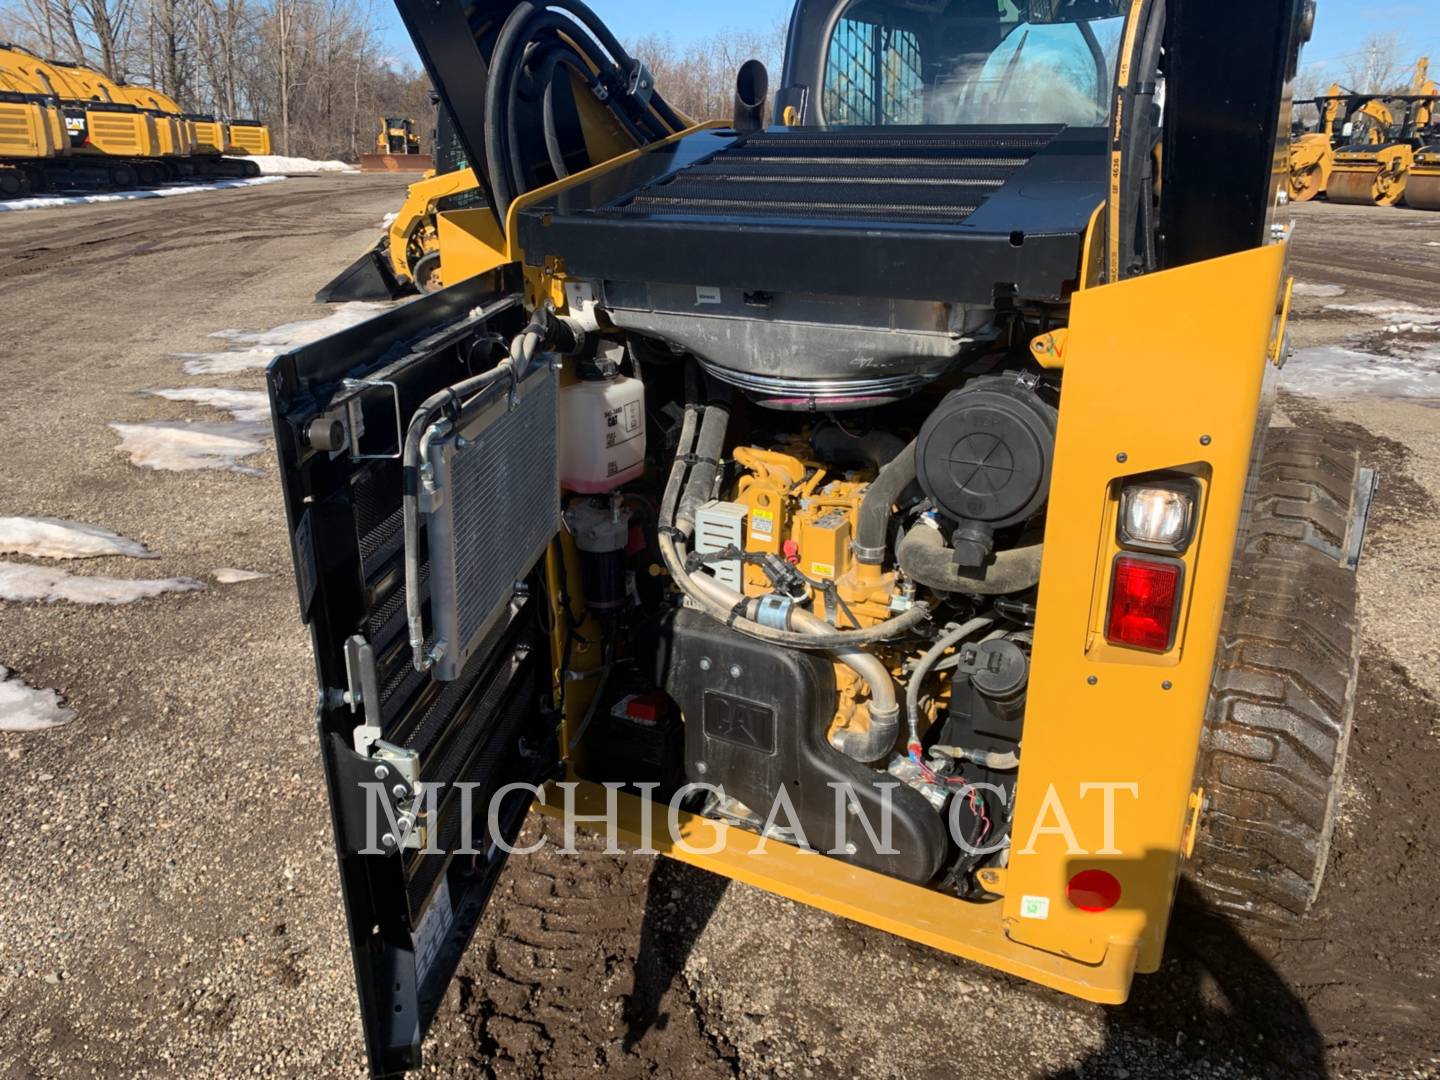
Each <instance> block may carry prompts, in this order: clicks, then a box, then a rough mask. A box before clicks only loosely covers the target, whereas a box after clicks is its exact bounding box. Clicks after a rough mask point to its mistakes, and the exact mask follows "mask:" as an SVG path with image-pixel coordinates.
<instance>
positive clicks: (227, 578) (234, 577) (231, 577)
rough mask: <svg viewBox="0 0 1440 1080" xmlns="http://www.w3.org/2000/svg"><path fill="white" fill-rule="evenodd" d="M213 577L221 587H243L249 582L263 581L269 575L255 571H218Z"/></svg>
mask: <svg viewBox="0 0 1440 1080" xmlns="http://www.w3.org/2000/svg"><path fill="white" fill-rule="evenodd" d="M211 576H212V577H214V578H215V580H216V581H218V582H219V583H220V584H221V585H243V584H244V583H245V582H247V581H263V580H264V579H265V578H268V577H269V576H270V575H269V574H260V573H256V572H255V571H254V570H229V569H225V570H216V571H215V573H214V574H213V575H211Z"/></svg>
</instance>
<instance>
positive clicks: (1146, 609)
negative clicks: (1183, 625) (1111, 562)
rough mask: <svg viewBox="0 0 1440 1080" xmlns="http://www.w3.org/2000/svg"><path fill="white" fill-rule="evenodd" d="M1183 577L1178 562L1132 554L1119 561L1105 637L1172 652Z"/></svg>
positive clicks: (1116, 564)
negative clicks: (1136, 556) (1162, 560)
mask: <svg viewBox="0 0 1440 1080" xmlns="http://www.w3.org/2000/svg"><path fill="white" fill-rule="evenodd" d="M1180 576H1181V566H1180V564H1179V563H1173V562H1160V561H1157V560H1154V559H1140V558H1135V557H1134V556H1130V555H1122V556H1120V558H1118V559H1116V560H1115V581H1114V584H1113V586H1112V587H1111V589H1110V620H1109V625H1108V626H1107V627H1106V630H1105V637H1106V638H1107V639H1108V640H1109V641H1110V642H1111V643H1112V644H1114V645H1128V646H1130V647H1131V648H1135V649H1147V650H1149V651H1150V652H1169V651H1170V648H1171V646H1173V645H1174V644H1175V616H1176V614H1177V613H1178V612H1179V609H1180Z"/></svg>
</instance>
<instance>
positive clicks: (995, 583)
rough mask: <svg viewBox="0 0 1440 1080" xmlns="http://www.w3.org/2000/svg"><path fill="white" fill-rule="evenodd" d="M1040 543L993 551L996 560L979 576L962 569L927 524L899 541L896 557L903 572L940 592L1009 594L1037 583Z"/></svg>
mask: <svg viewBox="0 0 1440 1080" xmlns="http://www.w3.org/2000/svg"><path fill="white" fill-rule="evenodd" d="M1044 554H1045V546H1044V544H1043V543H1033V544H1027V545H1025V546H1024V547H1018V548H1012V549H1010V550H1008V551H998V552H996V553H995V560H994V562H992V563H991V564H990V565H989V566H987V567H986V568H985V569H984V570H982V571H981V572H980V576H979V577H972V576H970V575H969V574H967V573H961V572H960V567H958V566H957V565H956V564H955V555H954V552H952V551H951V550H950V549H949V548H948V547H946V546H945V538H944V537H943V536H941V535H940V533H939V532H937V531H936V530H935V529H932V528H931V527H930V526H928V525H923V524H922V525H916V526H915V527H914V528H913V529H911V530H910V531H909V532H908V533H906V534H905V539H903V540H901V541H900V550H899V554H898V556H897V557H898V560H899V563H900V569H901V570H903V571H904V572H905V576H906V577H908V578H910V579H911V580H913V581H917V582H919V583H920V584H921V585H924V586H925V587H926V588H929V589H934V590H935V591H936V592H939V593H965V594H968V595H970V596H1010V595H1011V594H1013V593H1020V592H1024V591H1025V590H1026V589H1033V588H1034V587H1035V586H1036V585H1039V584H1040V563H1041V560H1042V558H1043V556H1044Z"/></svg>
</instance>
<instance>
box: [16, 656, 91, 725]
mask: <svg viewBox="0 0 1440 1080" xmlns="http://www.w3.org/2000/svg"><path fill="white" fill-rule="evenodd" d="M74 719H75V714H74V713H73V712H72V711H71V710H69V709H67V708H65V702H64V700H63V699H62V698H61V697H60V695H59V694H57V693H56V692H55V691H54V690H36V689H33V688H32V687H30V686H28V685H26V684H25V683H24V682H22V681H21V680H20V679H18V678H16V677H15V673H14V672H12V671H11V670H10V669H9V668H6V667H0V731H49V730H50V729H51V728H57V727H63V726H65V725H66V724H68V723H69V722H70V721H71V720H74Z"/></svg>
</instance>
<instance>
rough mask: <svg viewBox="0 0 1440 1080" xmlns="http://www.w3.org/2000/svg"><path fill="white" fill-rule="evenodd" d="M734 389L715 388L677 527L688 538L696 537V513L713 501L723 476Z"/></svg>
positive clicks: (701, 428)
mask: <svg viewBox="0 0 1440 1080" xmlns="http://www.w3.org/2000/svg"><path fill="white" fill-rule="evenodd" d="M730 404H731V402H730V389H729V387H726V386H723V385H717V386H716V387H715V390H714V393H713V396H712V398H711V401H710V404H709V406H708V407H707V408H706V410H705V419H704V420H703V421H702V422H701V424H700V438H699V441H698V442H696V444H695V450H694V454H693V455H692V456H693V460H694V465H693V466H692V467H691V469H690V480H689V482H688V483H687V484H686V485H685V495H684V497H683V498H682V499H681V500H680V510H679V513H678V515H677V517H676V520H675V524H676V526H677V527H678V528H679V529H680V531H681V532H683V533H684V534H685V535H686V536H691V535H693V534H694V530H695V514H696V513H697V512H698V511H699V509H700V507H702V506H704V505H705V504H706V503H707V502H709V501H710V498H711V493H712V492H713V491H714V490H715V480H716V478H717V477H718V476H719V475H720V455H721V454H722V453H724V451H725V435H726V433H727V432H728V431H729V430H730Z"/></svg>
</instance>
